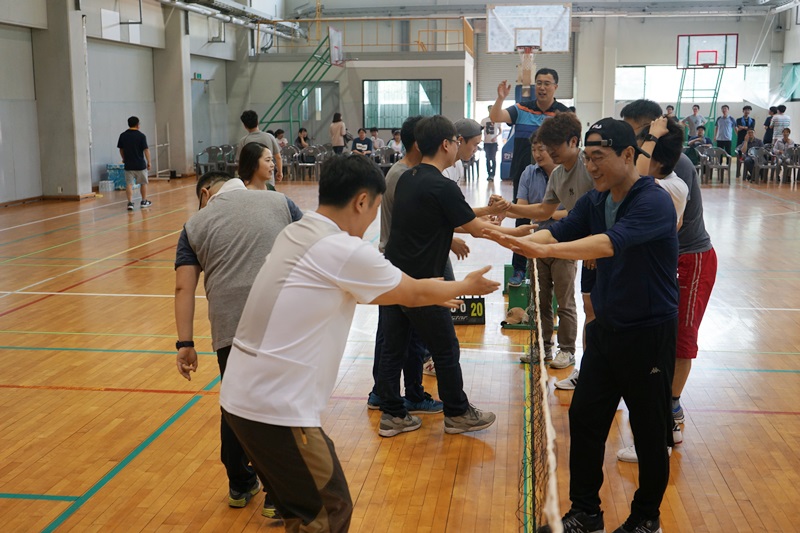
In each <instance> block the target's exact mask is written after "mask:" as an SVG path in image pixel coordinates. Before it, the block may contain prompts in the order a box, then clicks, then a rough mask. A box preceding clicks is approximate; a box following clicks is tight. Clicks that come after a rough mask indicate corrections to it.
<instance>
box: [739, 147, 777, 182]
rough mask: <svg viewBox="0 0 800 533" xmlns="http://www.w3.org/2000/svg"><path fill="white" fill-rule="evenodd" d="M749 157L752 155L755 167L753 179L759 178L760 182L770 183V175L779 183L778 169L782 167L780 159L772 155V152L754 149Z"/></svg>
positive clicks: (750, 151)
mask: <svg viewBox="0 0 800 533" xmlns="http://www.w3.org/2000/svg"><path fill="white" fill-rule="evenodd" d="M747 153H748V155H750V154H751V153H752V157H753V161H754V165H753V179H756V178H758V180H759V181H761V180H762V179H763V180H764V181H767V182H768V181H769V179H770V175H771V176H772V179H773V180H774V181H777V175H778V168H779V166H780V164H779V161H778V158H777V157H775V156H774V155H772V152H770V151H769V150H767V149H766V148H754V149H752V150H748V152H747Z"/></svg>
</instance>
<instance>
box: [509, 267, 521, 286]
mask: <svg viewBox="0 0 800 533" xmlns="http://www.w3.org/2000/svg"><path fill="white" fill-rule="evenodd" d="M523 281H525V271H524V270H515V271H514V275H513V276H511V277H510V278H508V286H509V287H519V286H520V285H522V282H523Z"/></svg>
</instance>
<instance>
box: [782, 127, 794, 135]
mask: <svg viewBox="0 0 800 533" xmlns="http://www.w3.org/2000/svg"><path fill="white" fill-rule="evenodd" d="M784 131H788V132H789V135H791V134H792V130H791V129H789V128H783V129H782V130H781V135H783V132H784Z"/></svg>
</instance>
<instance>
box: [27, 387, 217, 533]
mask: <svg viewBox="0 0 800 533" xmlns="http://www.w3.org/2000/svg"><path fill="white" fill-rule="evenodd" d="M219 381H220V377H219V376H217V377H216V378H214V379H213V380H211V382H210V383H209V384H208V385H206V386H205V387H203V389H202V390H203V391H209V390H211V389H213V388H214V387H215V386H216V385H217V383H219ZM200 398H202V396H192V398H191V399H189V401H188V402H186V403H185V404H184V405H183V407H181V408H180V409H178V410H177V411H176V412H175V413H173V415H172V416H170V417H169V418H168V419H167V420H166V421H165V422H164V423H163V424H161V425H160V426H159V427H158V428H157V429H156V430H155V431H154V432H153V433H151V434H150V436H149V437H147V438H146V439H145V440H144V441H142V442H141V443H140V444H139V445H138V446H137V447H136V448H134V449H133V451H131V453H129V454H128V455H127V456H125V458H124V459H123V460H122V461H120V462H119V464H117V466H115V467H114V468H112V469H111V470H109V471H108V473H106V475H104V476H103V477H102V478H100V480H99V481H98V482H97V483H95V484H94V485H92V486H91V487H89V490H87V491H86V492H85V493H83V494H82V495H81V496H80V497H79V498H78V499H76V500H75V501H74V502H73V503H72V505H70V506H69V507H67V509H66V510H65V511H64V512H62V513H61V514H60V515H58V516H57V517H56V518H55V520H53V521H52V522H50V524H48V526H47V527H45V528H44V529H43V530H42V533H50V532H52V531H55V530H56V528H58V527H59V526H60V525H61V524H63V523H64V522H65V521H66V520H67V519H68V518H69V517H70V516H72V515H73V514H75V512H76V511H78V509H80V508H81V507H83V504H85V503H86V502H88V501H89V500H90V499H91V498H92V496H94V495H95V494H97V492H99V491H100V489H102V488H103V487H105V486H106V485H107V484H108V482H109V481H111V480H112V479H114V477H116V475H117V474H119V473H120V472H122V470H123V469H124V468H125V467H126V466H128V465H129V464H130V463H131V462H132V461H133V460H134V459H136V458H137V457H138V456H139V454H141V453H142V452H143V451H144V450H145V449H147V447H148V446H150V445H151V444H152V443H153V442H154V441H155V440H156V439H157V438H158V437H160V436H161V434H162V433H164V431H166V430H167V429H168V428H169V427H170V426H171V425H172V424H174V423H175V422H176V421H177V420H178V419H179V418H180V417H182V416H183V415H184V414H186V412H187V411H188V410H189V409H191V408H192V406H194V405H195V404H196V403H197V402H199V401H200Z"/></svg>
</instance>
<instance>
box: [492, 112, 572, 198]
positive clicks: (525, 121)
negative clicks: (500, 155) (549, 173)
mask: <svg viewBox="0 0 800 533" xmlns="http://www.w3.org/2000/svg"><path fill="white" fill-rule="evenodd" d="M506 111H508V114H509V115H510V116H511V122H510V123H509V124H511V125H513V126H514V154H513V157H512V159H511V171H510V173H509V174H510V176H511V179H512V180H514V185H515V187H516V185H517V184H518V183H519V178H520V177H521V176H522V172H523V171H524V170H525V169H526V168H527V167H528V165H530V164H531V135H533V134H534V133H535V132H536V130H538V129H539V126H541V125H542V122H544V121H545V120H546V119H548V118H550V117H552V116H554V115H555V114H556V112H564V111H569V109H567V106H565V105H564V104H562V103H561V102H557V101H555V100H553V104H552V105H551V106H550V107H549V108H548V109H547V110H545V111H542V110H541V109H539V106H538V105H537V104H536V100H529V101H527V102H520V103H518V104H515V105H513V106H511V107H509V108H507V109H506ZM515 191H516V189H515Z"/></svg>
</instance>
